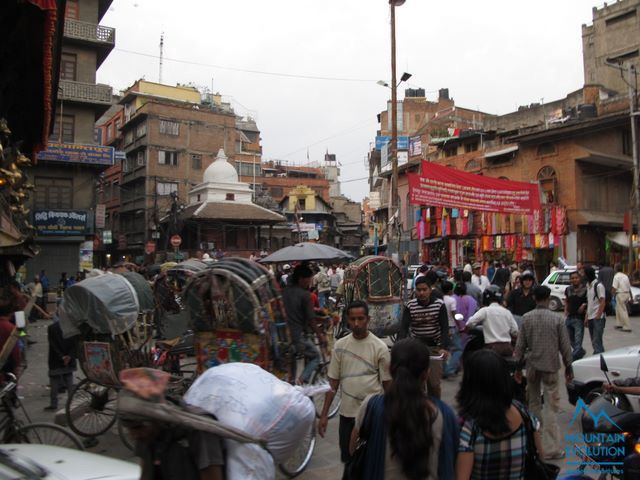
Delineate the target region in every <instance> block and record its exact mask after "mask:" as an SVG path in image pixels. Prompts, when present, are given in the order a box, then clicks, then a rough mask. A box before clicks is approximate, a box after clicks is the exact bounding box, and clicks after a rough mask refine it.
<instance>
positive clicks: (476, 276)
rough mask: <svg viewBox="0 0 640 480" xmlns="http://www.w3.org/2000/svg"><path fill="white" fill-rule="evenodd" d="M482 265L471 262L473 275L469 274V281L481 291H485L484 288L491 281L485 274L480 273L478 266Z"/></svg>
mask: <svg viewBox="0 0 640 480" xmlns="http://www.w3.org/2000/svg"><path fill="white" fill-rule="evenodd" d="M481 267H482V265H480V264H479V263H477V262H476V263H474V264H473V275H471V283H473V284H474V285H475V286H476V287H478V288H479V289H480V290H481V291H483V292H484V291H485V289H486V288H487V287H488V286H489V285H491V282H490V281H489V279H488V278H487V276H486V275H482V272H481V271H480V268H481Z"/></svg>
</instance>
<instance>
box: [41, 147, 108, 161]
mask: <svg viewBox="0 0 640 480" xmlns="http://www.w3.org/2000/svg"><path fill="white" fill-rule="evenodd" d="M114 155H115V154H114V148H113V147H105V146H102V145H79V144H75V143H49V146H48V147H47V149H46V150H43V151H42V152H40V153H38V160H39V161H49V162H65V163H81V164H84V165H107V166H109V165H113V164H114Z"/></svg>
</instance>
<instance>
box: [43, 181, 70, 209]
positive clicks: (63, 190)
mask: <svg viewBox="0 0 640 480" xmlns="http://www.w3.org/2000/svg"><path fill="white" fill-rule="evenodd" d="M35 187H36V188H35V190H34V192H35V201H34V204H35V208H37V209H45V208H59V209H70V208H73V180H72V179H70V178H50V177H36V179H35Z"/></svg>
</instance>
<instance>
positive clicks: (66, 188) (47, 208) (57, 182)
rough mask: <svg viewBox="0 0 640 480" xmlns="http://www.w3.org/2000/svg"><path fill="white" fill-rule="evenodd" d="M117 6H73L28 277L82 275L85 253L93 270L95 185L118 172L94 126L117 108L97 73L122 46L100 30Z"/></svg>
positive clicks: (37, 174) (41, 165) (71, 1)
mask: <svg viewBox="0 0 640 480" xmlns="http://www.w3.org/2000/svg"><path fill="white" fill-rule="evenodd" d="M110 5H111V1H110V0H67V2H66V14H65V24H64V36H63V39H62V56H61V62H60V78H59V88H58V102H57V105H56V113H55V124H54V129H53V133H52V135H51V137H50V139H49V147H48V149H47V150H45V151H43V152H41V153H40V154H39V155H38V163H37V165H36V166H35V167H34V168H33V169H32V170H31V173H30V175H31V176H32V178H33V179H34V184H35V192H34V194H33V196H32V205H31V206H32V211H33V224H34V226H35V228H36V233H37V238H36V241H37V244H38V246H39V249H40V254H39V255H38V256H37V257H35V258H34V259H33V260H31V261H30V262H29V263H28V268H29V274H30V275H31V274H33V273H37V272H38V271H39V270H40V269H46V270H47V272H48V276H49V278H51V279H56V278H57V277H58V276H59V274H60V273H61V272H67V273H69V275H73V274H75V272H76V271H78V270H79V264H80V261H79V257H80V250H81V248H82V250H83V255H84V260H85V265H86V266H90V265H91V252H92V243H93V239H94V232H95V221H94V219H95V206H96V203H97V202H96V200H97V199H96V192H97V188H96V184H97V181H98V179H99V175H100V173H101V172H102V171H103V170H104V169H105V168H107V167H109V166H111V165H113V163H114V154H113V148H111V147H104V146H100V145H99V142H98V141H97V138H96V129H95V122H96V120H97V119H98V118H99V117H100V116H101V115H102V114H103V113H104V112H106V110H107V109H108V108H109V107H110V105H111V104H112V89H111V87H109V86H108V85H101V84H97V83H96V70H97V69H98V68H99V67H100V65H101V64H102V62H104V60H105V59H106V58H107V56H108V55H109V53H110V52H111V50H112V49H113V48H114V46H115V29H113V28H110V27H106V26H103V25H100V24H99V23H100V20H101V19H102V17H103V16H104V14H105V13H106V11H107V9H108V8H109V6H110Z"/></svg>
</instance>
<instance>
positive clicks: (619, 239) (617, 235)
mask: <svg viewBox="0 0 640 480" xmlns="http://www.w3.org/2000/svg"><path fill="white" fill-rule="evenodd" d="M607 239H608V240H609V241H610V242H611V243H615V244H616V245H620V246H621V247H626V248H629V235H628V234H627V233H626V232H609V233H607ZM633 246H634V247H635V248H638V247H640V241H637V240H636V241H635V242H633Z"/></svg>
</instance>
